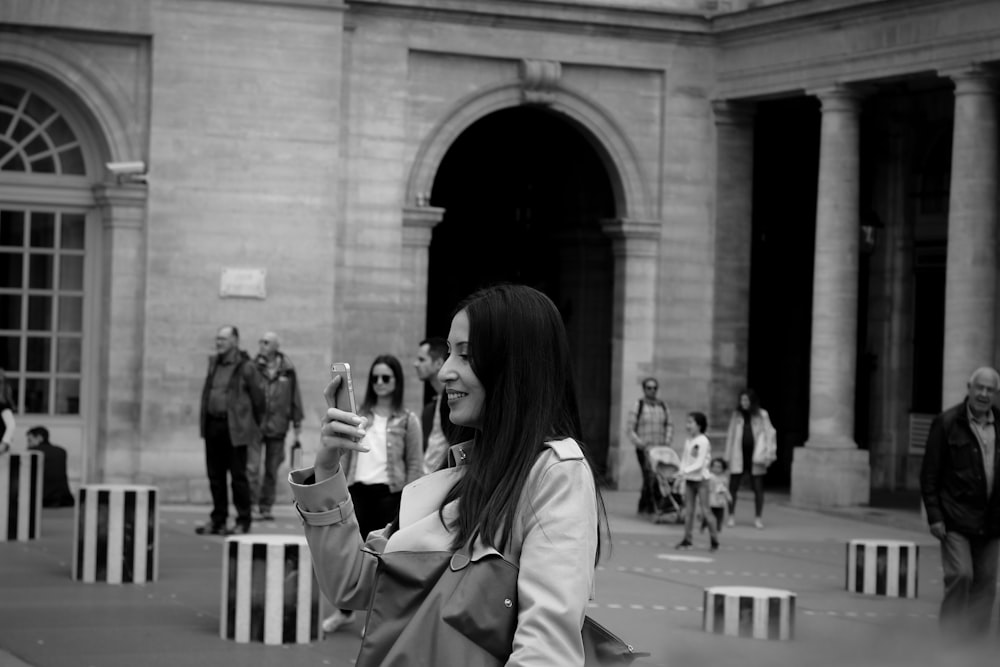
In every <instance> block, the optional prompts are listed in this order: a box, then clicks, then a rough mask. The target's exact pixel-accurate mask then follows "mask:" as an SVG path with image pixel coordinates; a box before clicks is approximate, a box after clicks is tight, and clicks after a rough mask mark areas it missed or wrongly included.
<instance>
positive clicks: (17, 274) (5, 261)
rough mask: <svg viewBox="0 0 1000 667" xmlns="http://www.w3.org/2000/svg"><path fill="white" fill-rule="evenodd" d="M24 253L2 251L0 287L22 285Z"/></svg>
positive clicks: (0, 253)
mask: <svg viewBox="0 0 1000 667" xmlns="http://www.w3.org/2000/svg"><path fill="white" fill-rule="evenodd" d="M23 264H24V255H22V254H20V253H17V254H15V253H12V252H0V287H20V286H21V273H22V271H23Z"/></svg>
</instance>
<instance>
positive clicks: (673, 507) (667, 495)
mask: <svg viewBox="0 0 1000 667" xmlns="http://www.w3.org/2000/svg"><path fill="white" fill-rule="evenodd" d="M647 456H648V461H649V467H650V469H651V472H652V473H653V475H654V476H655V477H656V485H655V486H654V487H653V523H684V494H683V488H682V480H681V479H680V478H679V477H678V476H677V473H678V472H679V471H680V469H681V459H680V457H679V456H677V452H675V451H674V450H673V448H671V447H666V446H660V447H650V448H649V450H648V451H647Z"/></svg>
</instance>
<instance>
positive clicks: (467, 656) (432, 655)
mask: <svg viewBox="0 0 1000 667" xmlns="http://www.w3.org/2000/svg"><path fill="white" fill-rule="evenodd" d="M373 555H375V556H377V557H378V558H379V566H378V571H377V574H376V581H375V591H374V594H373V595H372V598H371V599H372V606H371V608H370V609H369V612H368V614H369V616H368V622H367V625H366V628H367V630H366V633H365V638H364V641H363V642H362V646H361V652H360V654H359V655H358V659H357V662H356V663H355V664H356V665H357V667H389V666H397V665H398V666H399V667H403V666H404V665H405V666H406V667H412V666H414V665H427V666H428V667H430V666H434V667H440V666H444V665H455V666H456V667H457V666H459V665H460V666H461V667H499V666H501V665H503V664H505V663H506V662H507V660H508V658H509V657H510V654H511V651H512V648H513V643H514V633H515V631H516V629H517V613H518V605H517V575H518V568H517V566H516V565H514V564H513V563H511V562H510V561H508V560H506V559H505V558H504V557H503V555H502V554H500V553H499V552H497V551H496V550H493V549H486V550H484V551H483V553H480V554H478V555H476V556H473V555H472V553H471V551H470V550H469V549H468V548H465V549H462V550H460V551H458V552H455V553H449V552H389V553H382V554H374V553H373ZM442 621H443V623H442ZM451 630H456V631H457V633H456V632H452V631H451ZM582 634H583V645H584V652H585V656H586V659H585V662H584V665H585V667H617V666H627V665H630V664H631V663H632V662H633V661H634V660H635V659H636V658H639V657H642V656H646V655H649V654H648V653H639V652H637V651H635V650H634V649H633V648H632V646H631V645H629V644H628V643H626V642H625V641H623V640H622V639H620V638H619V637H617V636H616V635H615V634H614V633H612V632H611V631H609V630H608V629H606V628H604V627H603V626H601V625H600V624H599V623H597V622H596V621H594V620H593V619H591V618H589V617H587V618H585V620H584V624H583V630H582Z"/></svg>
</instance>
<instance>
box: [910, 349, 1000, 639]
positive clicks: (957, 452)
mask: <svg viewBox="0 0 1000 667" xmlns="http://www.w3.org/2000/svg"><path fill="white" fill-rule="evenodd" d="M998 389H1000V375H998V374H997V371H996V370H995V369H993V368H986V367H984V368H979V369H977V370H976V371H975V372H974V373H973V374H972V377H970V378H969V383H968V396H967V397H966V399H965V400H964V401H962V402H961V403H959V404H958V405H956V406H954V407H952V408H949V409H948V410H945V411H944V412H942V413H941V414H940V415H938V416H937V417H936V418H935V419H934V422H933V423H932V424H931V430H930V434H929V435H928V436H927V448H926V451H925V453H924V460H923V466H922V467H921V470H920V489H921V492H922V494H923V499H924V507H925V508H926V510H927V522H928V523H929V524H930V531H931V534H932V535H933V536H934V537H936V538H937V539H938V540H940V542H941V565H942V567H943V569H944V600H943V601H942V602H941V613H940V615H939V618H940V623H941V627H942V629H943V630H945V631H946V632H949V633H950V634H953V635H959V636H969V635H982V634H984V633H986V632H987V630H988V628H989V622H990V615H991V613H992V610H993V598H994V595H995V592H996V585H997V558H998V556H1000V492H997V488H996V486H997V478H998V474H997V473H998V470H1000V468H998V462H1000V457H997V455H996V447H997V443H998V442H1000V437H998V426H1000V411H998V410H997V408H996V407H994V405H993V398H994V396H995V395H996V392H997V390H998Z"/></svg>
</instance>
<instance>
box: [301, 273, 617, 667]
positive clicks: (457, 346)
mask: <svg viewBox="0 0 1000 667" xmlns="http://www.w3.org/2000/svg"><path fill="white" fill-rule="evenodd" d="M448 344H449V348H450V352H449V356H448V358H447V359H446V361H445V363H444V366H443V367H442V368H441V371H440V373H439V378H440V379H441V381H442V383H443V384H444V388H445V392H446V395H447V397H448V403H449V406H450V408H451V420H452V421H453V422H454V423H456V424H459V425H462V426H469V427H471V428H473V429H474V430H475V438H474V439H473V440H472V441H469V442H465V443H461V444H458V445H455V446H453V447H452V448H451V450H450V452H449V463H450V467H448V468H446V469H443V470H440V471H438V472H435V473H432V474H430V475H427V476H425V477H423V478H421V479H419V480H417V481H416V482H414V483H412V484H410V485H408V486H407V487H406V488H405V489H404V490H403V504H402V510H401V513H400V516H399V518H398V520H397V521H396V522H395V523H394V524H393V525H392V526H389V527H387V528H386V529H385V530H382V531H379V532H375V533H372V534H370V535H369V536H368V539H367V543H366V544H362V542H361V540H360V539H359V537H358V535H359V534H358V531H357V528H356V527H355V526H356V519H355V517H354V512H353V511H352V510H351V507H350V505H351V502H350V500H349V499H348V495H347V492H346V483H347V480H346V478H345V471H344V468H345V466H344V464H343V461H344V460H348V459H347V457H343V458H342V457H341V452H345V451H346V452H352V454H350V457H352V458H353V457H354V456H357V457H358V458H362V457H365V456H368V455H369V453H364V452H365V451H366V449H367V447H366V446H365V444H364V442H365V441H364V439H363V437H364V436H365V435H366V434H367V433H368V431H369V430H370V429H371V425H370V422H369V420H367V419H365V418H364V417H362V416H355V415H353V414H350V413H348V412H345V411H343V410H339V409H336V408H331V409H330V410H328V412H327V415H326V417H325V419H324V424H323V427H322V447H321V450H320V452H319V453H318V454H317V457H316V465H315V467H314V468H313V469H307V470H298V471H293V472H292V473H291V475H290V480H291V483H292V489H293V491H294V494H295V498H296V505H297V508H298V510H299V512H300V514H301V515H302V517H303V519H304V522H305V534H306V538H307V539H308V541H309V545H310V548H311V550H312V554H313V560H314V563H315V569H316V574H317V577H318V579H319V581H320V585H321V587H322V589H323V591H324V592H325V593H326V595H327V597H328V598H329V599H331V600H332V601H334V602H335V603H336V604H338V605H341V606H344V607H350V608H354V609H362V608H365V607H368V608H369V610H370V611H369V615H368V621H367V626H366V631H365V634H364V640H363V642H362V646H361V653H360V654H359V656H358V660H357V662H356V664H357V665H358V666H359V667H371V666H373V665H388V664H393V665H395V664H436V665H459V664H461V665H504V664H506V665H527V664H531V665H543V664H544V665H567V666H569V665H583V664H584V642H583V637H582V634H581V630H582V629H583V628H584V617H585V612H586V608H587V603H588V601H589V599H590V596H591V591H592V588H593V582H594V569H595V565H596V561H597V558H598V556H599V554H600V544H601V539H600V537H599V536H600V534H601V533H602V532H604V530H605V529H606V525H607V521H606V517H605V516H604V512H603V503H602V501H601V498H600V495H599V492H598V490H597V485H596V481H595V477H594V473H593V468H592V467H591V465H590V463H589V462H588V458H587V453H586V450H585V449H584V447H583V446H582V444H580V439H579V437H580V436H579V434H580V419H579V413H578V410H577V404H576V394H575V391H574V386H573V380H572V373H571V367H570V359H569V349H568V345H567V339H566V332H565V329H564V327H563V323H562V318H561V317H560V315H559V312H558V310H557V309H556V307H555V306H554V305H553V303H552V302H551V301H550V300H549V299H548V297H546V296H544V295H543V294H541V293H540V292H538V291H536V290H534V289H531V288H528V287H524V286H518V285H504V286H498V287H492V288H488V289H485V290H482V291H480V292H477V293H476V294H473V295H472V296H471V297H469V298H468V299H466V300H465V301H464V302H463V303H462V304H460V306H459V308H458V309H457V311H456V313H455V315H454V317H453V319H452V324H451V332H450V333H449V336H448ZM337 382H338V380H336V379H335V380H334V381H333V383H331V385H335V384H336V383H337ZM333 389H334V390H335V389H336V387H333ZM327 393H328V395H329V394H330V393H331V388H330V387H328V392H327ZM358 436H361V437H362V440H361V441H360V442H355V439H356V438H357V437H358ZM398 562H403V563H405V564H406V565H405V566H404V568H403V569H404V570H405V577H404V578H405V579H407V581H406V583H407V585H409V586H410V588H414V587H415V588H416V589H419V590H417V591H416V592H413V593H412V594H410V593H409V592H408V593H407V595H408V596H409V597H406V600H407V602H406V603H403V602H400V599H401V598H400V596H399V595H394V594H392V593H391V590H392V587H391V586H390V585H389V584H391V583H393V582H396V580H395V579H387V572H389V571H390V570H393V568H394V567H395V565H394V564H395V563H398ZM380 563H381V567H379V568H378V575H377V576H376V566H377V565H379V564H380ZM420 563H438V565H435V566H434V567H430V568H423V569H421V567H419V565H420ZM493 566H499V569H498V570H490V569H489V568H490V567H493ZM397 569H398V568H397ZM484 572H501V573H508V575H509V576H507V577H506V578H513V579H514V582H515V583H512V584H511V586H512V588H513V589H514V590H511V592H510V593H509V594H506V595H500V596H496V595H494V594H493V593H494V590H495V589H496V585H497V584H498V582H497V581H494V580H493V579H496V577H493V578H492V579H488V580H486V581H481V582H480V583H481V584H482V588H469V586H467V584H470V582H472V581H474V580H475V576H476V575H477V573H478V574H481V573H484ZM456 582H457V583H456ZM396 583H398V582H396Z"/></svg>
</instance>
